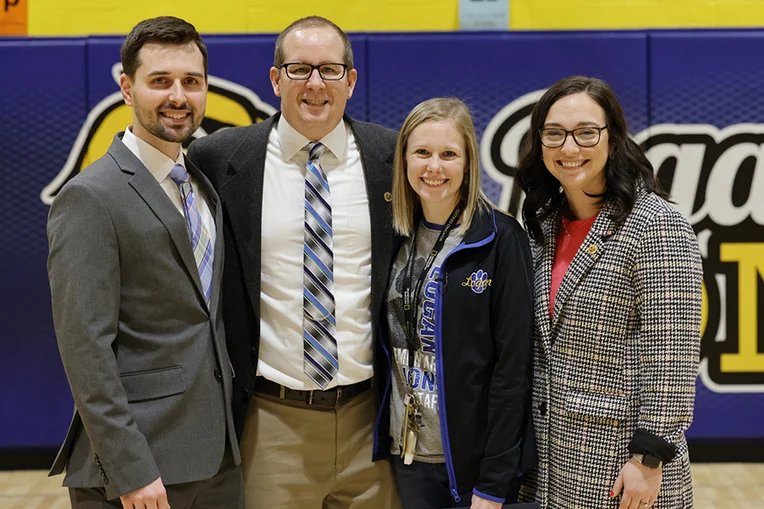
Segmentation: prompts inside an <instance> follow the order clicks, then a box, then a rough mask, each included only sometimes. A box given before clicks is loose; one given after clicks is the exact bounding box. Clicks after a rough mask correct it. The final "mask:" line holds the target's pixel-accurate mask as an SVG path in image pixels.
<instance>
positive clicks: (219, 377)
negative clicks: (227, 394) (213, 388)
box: [215, 368, 223, 382]
mask: <svg viewBox="0 0 764 509" xmlns="http://www.w3.org/2000/svg"><path fill="white" fill-rule="evenodd" d="M215 379H216V380H217V381H218V382H220V381H222V380H223V373H221V371H220V368H215Z"/></svg>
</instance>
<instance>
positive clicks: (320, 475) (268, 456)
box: [241, 390, 400, 509]
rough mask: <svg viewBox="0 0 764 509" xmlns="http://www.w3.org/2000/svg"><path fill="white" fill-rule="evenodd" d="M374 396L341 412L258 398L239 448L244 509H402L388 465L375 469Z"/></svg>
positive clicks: (350, 403)
mask: <svg viewBox="0 0 764 509" xmlns="http://www.w3.org/2000/svg"><path fill="white" fill-rule="evenodd" d="M376 416H377V405H376V398H375V397H374V391H373V390H369V391H366V392H365V393H363V394H360V395H358V396H356V397H355V398H353V399H351V400H350V401H348V402H347V403H343V404H341V405H339V406H332V407H329V406H326V407H319V406H308V405H306V404H303V403H300V402H294V401H289V400H280V399H278V398H275V397H272V396H268V395H263V394H258V393H255V397H254V398H253V399H252V401H251V404H250V408H249V415H248V416H247V423H246V425H245V427H244V435H243V437H242V441H241V454H242V467H243V469H244V503H245V507H246V509H399V508H400V499H399V497H398V491H397V489H396V486H395V481H394V478H393V474H392V469H391V465H390V462H389V461H388V460H383V461H377V462H372V461H371V455H372V449H373V441H374V436H373V435H374V422H375V419H376Z"/></svg>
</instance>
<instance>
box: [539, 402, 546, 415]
mask: <svg viewBox="0 0 764 509" xmlns="http://www.w3.org/2000/svg"><path fill="white" fill-rule="evenodd" d="M539 413H540V414H541V417H545V416H546V401H542V402H541V404H540V405H539Z"/></svg>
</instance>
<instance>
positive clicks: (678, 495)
mask: <svg viewBox="0 0 764 509" xmlns="http://www.w3.org/2000/svg"><path fill="white" fill-rule="evenodd" d="M518 180H519V183H520V186H521V187H522V189H523V190H524V191H525V193H526V198H525V202H524V204H523V218H524V220H525V223H526V225H527V228H528V230H529V232H530V235H531V239H532V241H531V244H532V248H533V250H534V266H535V280H536V285H535V289H536V299H535V308H536V314H535V325H534V379H533V406H532V413H533V420H534V423H535V430H536V435H537V444H538V454H539V465H538V467H537V468H536V469H534V470H532V471H531V473H530V475H529V481H528V483H527V484H526V485H524V486H523V488H522V491H521V499H526V500H537V501H539V502H540V503H541V505H542V507H544V508H549V509H553V508H566V509H572V508H585V509H595V508H619V509H645V508H647V507H655V508H660V509H664V508H667V509H668V508H670V509H679V508H691V507H693V497H692V484H691V482H692V479H691V476H690V462H689V458H688V455H687V442H686V440H685V431H686V430H687V428H688V427H689V425H690V422H691V421H692V412H693V402H694V395H695V378H696V375H697V372H698V356H699V350H700V320H701V284H702V276H703V270H702V266H701V258H700V252H699V248H698V242H697V239H696V237H695V233H694V232H693V229H692V227H691V226H690V225H689V224H688V222H687V221H686V220H685V218H684V217H682V216H681V215H680V214H679V213H678V212H677V211H676V210H674V209H673V208H672V207H671V206H670V205H669V203H668V202H667V201H666V200H667V195H666V193H664V192H663V191H662V190H661V187H660V185H659V183H658V182H657V180H656V178H655V175H654V172H653V168H652V166H651V164H650V162H649V161H648V160H647V158H646V157H645V155H644V153H643V152H642V150H641V148H640V147H639V146H638V145H637V144H636V143H635V142H634V141H633V140H632V139H631V138H630V137H629V134H628V131H627V127H626V120H625V118H624V114H623V111H622V109H621V106H620V105H619V103H618V100H617V99H616V97H615V94H614V93H613V91H612V90H611V88H610V87H609V86H608V85H607V84H606V83H605V82H603V81H601V80H598V79H594V78H585V77H581V76H574V77H570V78H566V79H563V80H561V81H559V82H557V83H555V84H554V85H553V86H552V87H551V88H550V89H549V90H547V92H546V93H545V94H544V95H543V96H542V97H541V99H540V100H539V102H538V103H537V104H536V106H535V107H534V109H533V113H532V115H531V131H530V133H529V135H528V136H527V138H526V139H525V140H524V141H523V145H522V147H521V153H520V163H519V171H518Z"/></svg>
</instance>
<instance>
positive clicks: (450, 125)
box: [375, 98, 533, 509]
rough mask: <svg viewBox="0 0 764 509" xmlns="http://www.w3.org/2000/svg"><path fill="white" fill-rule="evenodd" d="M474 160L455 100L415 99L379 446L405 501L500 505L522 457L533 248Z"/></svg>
mask: <svg viewBox="0 0 764 509" xmlns="http://www.w3.org/2000/svg"><path fill="white" fill-rule="evenodd" d="M478 158H479V154H478V145H477V140H476V137H475V129H474V126H473V124H472V119H471V117H470V113H469V110H468V108H467V106H466V105H465V104H464V103H463V102H461V101H460V100H458V99H443V98H439V99H431V100H428V101H425V102H423V103H421V104H419V105H418V106H417V107H415V108H414V110H413V111H412V112H411V113H410V114H409V116H408V117H407V118H406V121H405V122H404V124H403V127H402V128H401V132H400V135H399V137H398V146H397V148H396V154H395V163H394V174H393V193H392V194H393V226H394V228H395V231H396V232H397V233H398V234H399V235H400V236H401V242H400V247H399V249H398V251H397V254H396V255H395V256H394V262H393V266H392V269H391V275H390V283H389V288H388V294H387V297H386V299H385V302H386V314H385V316H384V318H383V320H382V321H381V322H382V323H383V325H385V324H386V326H387V327H386V328H385V327H383V329H386V332H387V338H386V340H385V343H384V344H385V345H386V347H387V349H388V353H389V355H390V356H391V362H392V375H391V380H390V382H389V386H388V390H387V391H386V393H385V394H386V398H385V400H384V401H383V402H382V407H381V411H380V417H379V419H378V422H377V431H378V435H377V438H378V444H377V449H376V451H375V452H376V454H377V457H382V456H384V455H385V454H386V453H387V452H390V453H392V454H393V455H394V462H393V464H394V467H395V473H396V478H397V481H398V487H399V490H400V494H401V500H402V502H403V508H404V509H414V508H415V509H428V508H432V509H441V508H446V507H467V506H469V507H471V508H472V509H489V508H491V509H493V508H499V507H501V505H502V503H503V502H504V500H505V497H506V496H507V494H508V492H509V488H510V483H511V482H512V480H513V479H515V478H516V475H517V472H518V468H519V459H520V449H521V441H522V438H523V432H524V423H525V416H526V403H527V402H528V401H529V374H530V371H531V370H530V363H531V346H532V340H531V337H532V321H533V287H532V281H533V277H532V263H531V253H530V247H529V242H528V238H527V235H526V233H525V231H524V230H523V229H522V228H521V227H520V225H519V224H518V222H517V221H516V220H515V219H514V218H512V217H510V216H508V215H505V214H503V213H501V212H499V211H497V210H495V209H494V207H493V206H492V205H491V203H490V202H489V201H488V199H487V198H486V197H485V196H484V195H483V193H482V192H481V190H480V169H479V163H478ZM388 426H389V430H388Z"/></svg>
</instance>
